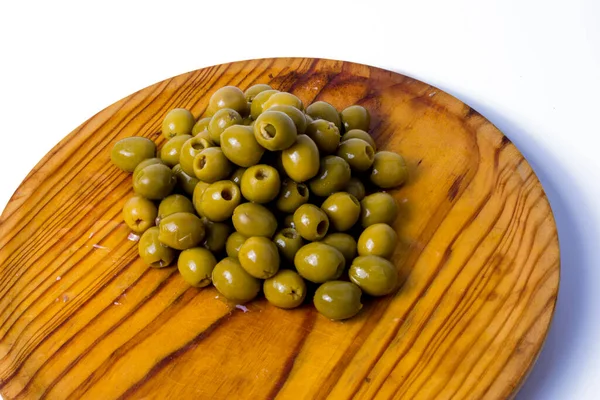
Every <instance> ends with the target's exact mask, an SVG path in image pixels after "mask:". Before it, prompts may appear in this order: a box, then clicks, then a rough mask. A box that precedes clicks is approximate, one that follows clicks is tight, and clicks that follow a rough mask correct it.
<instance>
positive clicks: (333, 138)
mask: <svg viewBox="0 0 600 400" xmlns="http://www.w3.org/2000/svg"><path fill="white" fill-rule="evenodd" d="M306 135H307V136H308V137H310V138H311V139H312V140H313V141H314V142H315V144H316V145H317V147H318V148H319V152H320V153H321V155H325V154H332V153H335V152H336V150H337V148H338V145H339V144H340V139H341V137H340V130H339V129H338V127H337V126H335V124H334V123H333V122H329V121H326V120H324V119H316V120H314V121H312V122H309V123H308V125H307V126H306Z"/></svg>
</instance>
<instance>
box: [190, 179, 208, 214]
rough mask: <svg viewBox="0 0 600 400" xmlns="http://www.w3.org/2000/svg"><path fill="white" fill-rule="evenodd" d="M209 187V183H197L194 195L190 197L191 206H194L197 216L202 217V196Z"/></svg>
mask: <svg viewBox="0 0 600 400" xmlns="http://www.w3.org/2000/svg"><path fill="white" fill-rule="evenodd" d="M209 186H210V183H206V182H202V181H199V182H198V184H197V185H196V187H195V188H194V193H193V195H192V204H194V209H196V213H198V215H200V216H203V215H204V213H203V211H202V195H203V194H204V192H205V191H206V189H207V188H208V187H209Z"/></svg>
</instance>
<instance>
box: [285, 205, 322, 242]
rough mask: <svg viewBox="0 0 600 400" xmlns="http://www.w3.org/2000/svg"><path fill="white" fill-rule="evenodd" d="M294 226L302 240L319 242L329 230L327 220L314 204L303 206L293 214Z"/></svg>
mask: <svg viewBox="0 0 600 400" xmlns="http://www.w3.org/2000/svg"><path fill="white" fill-rule="evenodd" d="M294 225H295V227H296V231H298V233H299V234H300V236H302V237H303V238H304V239H306V240H311V241H312V240H321V239H323V238H324V237H325V235H327V231H328V230H329V218H327V214H325V212H324V211H323V210H321V209H320V208H319V207H317V206H315V205H314V204H303V205H301V206H300V207H298V209H297V210H296V211H295V212H294Z"/></svg>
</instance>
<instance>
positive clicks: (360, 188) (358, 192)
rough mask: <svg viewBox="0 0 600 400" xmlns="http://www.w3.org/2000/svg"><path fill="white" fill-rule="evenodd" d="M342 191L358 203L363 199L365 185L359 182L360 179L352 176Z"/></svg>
mask: <svg viewBox="0 0 600 400" xmlns="http://www.w3.org/2000/svg"><path fill="white" fill-rule="evenodd" d="M344 191H345V192H348V193H350V194H351V195H352V196H354V197H356V200H358V201H361V200H362V199H364V198H365V192H366V190H365V185H364V184H363V183H362V182H361V181H360V179H358V178H356V177H354V176H353V177H352V178H350V180H349V181H348V183H347V184H346V187H345V188H344Z"/></svg>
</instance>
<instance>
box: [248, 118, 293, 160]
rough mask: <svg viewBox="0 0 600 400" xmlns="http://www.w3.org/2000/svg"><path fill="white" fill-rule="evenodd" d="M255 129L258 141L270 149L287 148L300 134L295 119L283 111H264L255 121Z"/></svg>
mask: <svg viewBox="0 0 600 400" xmlns="http://www.w3.org/2000/svg"><path fill="white" fill-rule="evenodd" d="M253 129H254V137H255V138H256V141H257V142H258V143H259V144H260V145H261V146H262V147H264V148H265V149H267V150H270V151H277V150H285V149H287V148H288V147H290V146H291V145H293V144H294V142H295V141H296V137H297V136H298V131H297V130H296V125H294V121H293V120H292V119H291V118H290V117H288V116H287V114H285V113H283V112H281V111H270V110H267V111H265V112H263V113H262V114H260V115H259V116H258V118H257V119H256V121H255V122H254V127H253Z"/></svg>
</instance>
